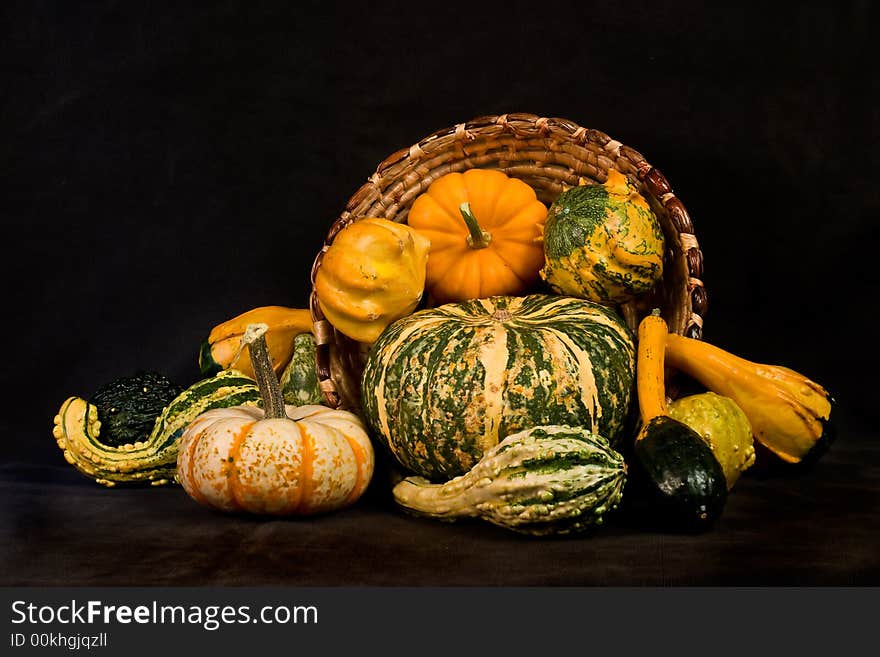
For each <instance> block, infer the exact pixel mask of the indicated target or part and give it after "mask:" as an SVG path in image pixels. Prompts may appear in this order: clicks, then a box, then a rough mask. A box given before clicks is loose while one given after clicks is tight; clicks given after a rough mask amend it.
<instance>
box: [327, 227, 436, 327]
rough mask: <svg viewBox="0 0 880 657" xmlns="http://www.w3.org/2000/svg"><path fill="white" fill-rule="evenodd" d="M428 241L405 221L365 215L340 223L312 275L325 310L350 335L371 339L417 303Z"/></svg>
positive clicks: (419, 298)
mask: <svg viewBox="0 0 880 657" xmlns="http://www.w3.org/2000/svg"><path fill="white" fill-rule="evenodd" d="M430 245H431V243H430V240H428V238H426V237H424V236H422V235H420V234H418V233H417V232H415V231H414V230H412V229H411V228H410V227H409V226H407V225H405V224H400V223H396V222H393V221H388V220H386V219H378V218H365V219H361V220H359V221H356V222H354V223H353V224H351V225H349V226H347V227H346V228H344V229H342V230H341V231H340V232H339V233H338V234H337V235H336V237H335V238H334V240H333V244H332V245H330V247H329V248H328V249H327V252H326V253H325V254H324V258H323V260H322V262H321V266H320V267H319V268H318V271H317V273H316V275H315V291H316V292H317V296H318V304H319V305H320V307H321V311H322V312H323V313H324V316H325V317H326V318H327V320H328V321H329V322H330V323H331V324H332V325H333V326H334V327H335V328H336V329H337V330H338V331H340V332H341V333H343V334H344V335H346V336H348V337H349V338H351V339H352V340H356V341H358V342H365V343H371V342H373V341H375V340H376V338H378V337H379V334H380V333H381V332H382V331H383V330H384V329H385V327H386V326H388V324H390V323H391V322H393V321H394V320H396V319H399V318H401V317H403V316H404V315H408V314H409V313H411V312H412V311H413V310H414V309H415V307H416V306H417V305H418V304H419V301H420V300H421V298H422V293H423V292H424V288H425V269H426V265H427V260H428V249H429V248H430Z"/></svg>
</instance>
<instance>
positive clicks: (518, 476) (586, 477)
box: [393, 426, 626, 536]
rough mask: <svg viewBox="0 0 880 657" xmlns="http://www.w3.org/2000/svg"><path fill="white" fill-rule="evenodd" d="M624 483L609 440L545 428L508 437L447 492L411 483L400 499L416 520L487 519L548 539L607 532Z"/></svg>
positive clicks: (399, 490) (398, 491) (400, 489)
mask: <svg viewBox="0 0 880 657" xmlns="http://www.w3.org/2000/svg"><path fill="white" fill-rule="evenodd" d="M625 481H626V465H625V464H624V460H623V457H622V456H621V455H620V454H619V453H618V452H616V451H615V450H614V449H612V448H611V445H610V444H609V443H608V441H607V440H606V439H605V438H603V437H602V436H598V435H596V434H593V433H591V432H589V431H587V430H586V429H583V428H579V427H566V426H542V427H533V428H530V429H526V430H524V431H521V432H518V433H515V434H513V435H511V436H508V437H507V438H505V439H504V440H502V441H501V442H500V443H498V444H497V445H496V446H495V447H493V448H492V449H490V450H489V451H488V452H486V454H485V455H484V456H483V458H482V459H481V460H480V461H479V462H478V463H477V464H476V465H475V466H474V467H473V468H472V469H471V470H470V471H468V472H467V473H465V474H463V475H461V476H459V477H455V478H454V479H452V480H450V481H448V482H446V483H443V484H431V483H429V482H428V481H427V480H426V479H424V478H422V477H408V478H406V479H404V480H403V481H401V482H400V483H398V484H397V485H396V486H395V487H394V489H393V495H394V499H395V501H396V502H397V503H398V504H399V505H400V506H401V507H402V508H404V509H406V510H407V511H409V512H411V513H413V514H415V515H422V516H429V517H432V518H437V519H441V520H457V519H459V518H481V519H483V520H486V521H488V522H491V523H493V524H495V525H498V526H500V527H505V528H507V529H511V530H513V531H516V532H519V533H524V534H532V535H537V536H543V535H548V534H570V533H575V532H580V531H584V530H586V529H588V528H590V527H593V526H596V525H601V524H602V522H603V517H604V514H605V513H607V512H610V511H611V510H613V509H615V508H616V507H617V506H618V504H619V503H620V500H621V497H622V495H623V487H624V483H625Z"/></svg>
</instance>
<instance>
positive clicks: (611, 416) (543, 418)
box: [361, 294, 635, 480]
mask: <svg viewBox="0 0 880 657" xmlns="http://www.w3.org/2000/svg"><path fill="white" fill-rule="evenodd" d="M634 353H635V349H634V344H633V336H632V334H631V333H630V331H629V330H628V329H627V327H626V325H625V324H624V322H623V321H622V320H621V319H620V317H619V316H618V315H617V314H615V313H614V312H613V311H611V310H609V309H607V308H605V307H603V306H601V305H599V304H596V303H593V302H591V301H587V300H584V299H575V298H572V297H562V296H553V295H543V294H535V295H530V296H525V297H492V298H489V299H477V300H473V301H465V302H462V303H452V304H446V305H443V306H438V307H436V308H430V309H427V310H422V311H419V312H416V313H413V314H411V315H409V316H407V317H404V318H403V319H400V320H398V321H397V322H395V323H394V324H392V325H391V326H389V327H388V328H386V330H385V331H384V332H383V333H382V334H381V335H380V336H379V338H378V340H377V341H376V342H375V343H374V344H373V345H372V347H371V348H370V352H369V354H368V356H367V362H366V365H365V368H364V374H363V378H362V382H361V383H362V385H361V397H362V407H363V411H364V416H365V419H366V421H367V423H368V425H369V427H370V429H371V431H372V432H373V434H374V435H375V436H377V437H378V438H379V439H380V440H381V441H383V442H384V443H385V444H386V445H387V446H388V447H389V448H390V450H391V452H392V453H393V454H394V455H395V457H396V458H397V459H398V461H400V463H401V464H402V465H403V466H405V467H406V468H408V469H409V470H411V471H412V472H414V473H415V474H418V475H421V476H423V477H426V478H428V479H432V480H444V479H448V478H450V477H454V476H458V475H461V474H463V473H465V472H467V471H468V470H469V469H470V468H471V467H473V465H474V464H475V463H477V461H479V460H480V458H481V457H482V456H483V455H484V454H485V453H486V452H487V451H488V450H489V449H491V448H492V447H493V446H495V445H497V444H498V442H499V439H500V438H503V437H505V436H508V435H510V434H513V433H516V432H518V431H521V430H524V429H527V428H529V427H534V426H538V425H545V424H562V425H570V426H580V427H584V428H586V429H588V430H590V431H592V432H593V433H597V434H599V435H602V436H606V437H607V438H608V439H609V440H612V441H614V440H615V438H616V437H617V436H618V434H619V433H620V431H621V429H622V428H623V426H624V423H625V421H626V417H627V414H628V410H629V401H630V393H631V389H632V385H633V374H634V372H633V370H634Z"/></svg>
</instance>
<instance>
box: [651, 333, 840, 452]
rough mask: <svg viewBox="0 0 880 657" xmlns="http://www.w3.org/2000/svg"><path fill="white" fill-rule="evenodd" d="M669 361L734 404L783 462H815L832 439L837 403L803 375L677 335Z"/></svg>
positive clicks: (669, 341)
mask: <svg viewBox="0 0 880 657" xmlns="http://www.w3.org/2000/svg"><path fill="white" fill-rule="evenodd" d="M666 361H667V363H668V364H669V366H670V367H673V368H675V369H677V370H680V371H681V372H683V373H685V374H687V375H688V376H691V377H693V378H694V379H695V380H697V381H699V382H700V383H701V384H702V385H703V386H705V387H706V389H707V390H711V391H712V392H715V393H717V394H719V395H724V396H725V397H730V398H731V399H732V400H733V401H735V402H736V404H737V406H739V407H740V408H741V409H742V410H743V412H744V413H745V414H746V417H748V419H749V424H750V425H751V428H752V435H753V436H754V438H755V440H757V441H758V442H759V443H761V444H762V445H763V446H764V447H766V448H767V449H769V450H770V451H771V452H773V453H774V454H776V455H777V456H778V457H779V458H780V459H782V460H783V461H785V462H788V463H801V462H809V461H811V460H815V459H816V458H818V457H819V456H820V455H821V454H822V453H824V451H825V450H827V449H828V446H829V445H830V443H831V442H832V441H833V439H834V425H833V422H832V410H833V408H834V400H833V399H832V397H831V395H830V394H829V393H828V391H827V390H825V388H823V387H822V386H821V385H819V384H818V383H816V382H815V381H812V380H811V379H809V378H807V377H806V376H804V375H803V374H800V373H798V372H795V371H793V370H791V369H789V368H787V367H782V366H779V365H765V364H761V363H754V362H752V361H749V360H746V359H745V358H741V357H739V356H736V355H734V354H732V353H730V352H727V351H725V350H723V349H721V348H720V347H717V346H715V345H712V344H709V343H707V342H705V341H703V340H694V339H692V338H686V337H684V336H680V335H675V334H674V333H671V334H669V335H668V336H667V337H666Z"/></svg>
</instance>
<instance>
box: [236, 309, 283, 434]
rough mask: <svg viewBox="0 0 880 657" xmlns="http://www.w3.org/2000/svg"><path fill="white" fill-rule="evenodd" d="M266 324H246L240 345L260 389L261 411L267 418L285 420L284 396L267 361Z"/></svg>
mask: <svg viewBox="0 0 880 657" xmlns="http://www.w3.org/2000/svg"><path fill="white" fill-rule="evenodd" d="M268 330H269V325H268V324H248V325H247V328H246V329H245V331H244V335H243V336H242V338H241V342H242V344H246V345H247V346H248V349H249V350H250V353H251V365H252V366H253V368H254V375H255V377H256V379H257V385H258V386H259V387H260V396H261V397H262V398H263V409H264V410H265V412H266V417H267V418H286V417H287V412H286V411H285V410H284V396H283V395H282V394H281V386H280V385H278V377H277V376H275V370H273V369H272V361H271V360H270V359H269V347H268V346H267V345H266V331H268Z"/></svg>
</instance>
